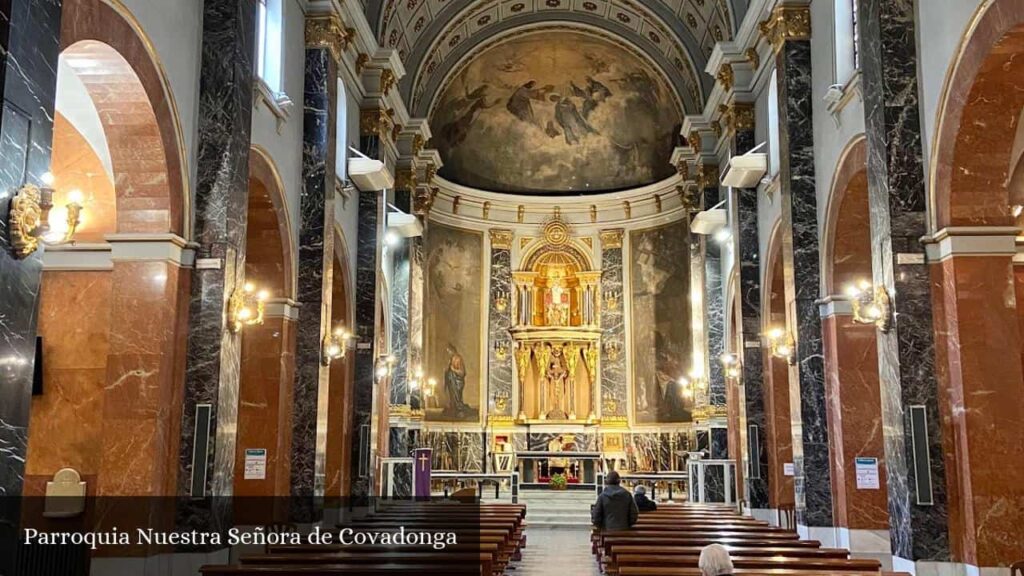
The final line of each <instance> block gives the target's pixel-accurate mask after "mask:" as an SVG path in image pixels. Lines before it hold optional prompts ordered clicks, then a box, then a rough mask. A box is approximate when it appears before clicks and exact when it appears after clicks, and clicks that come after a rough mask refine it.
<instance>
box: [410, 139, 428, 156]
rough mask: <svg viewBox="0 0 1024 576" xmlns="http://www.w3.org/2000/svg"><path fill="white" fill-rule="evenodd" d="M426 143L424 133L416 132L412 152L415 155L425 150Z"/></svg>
mask: <svg viewBox="0 0 1024 576" xmlns="http://www.w3.org/2000/svg"><path fill="white" fill-rule="evenodd" d="M424 144H426V141H424V139H423V134H416V135H415V136H413V137H412V153H413V155H414V156H415V155H417V154H419V153H420V152H422V151H423V146H424Z"/></svg>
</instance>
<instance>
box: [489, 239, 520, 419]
mask: <svg viewBox="0 0 1024 576" xmlns="http://www.w3.org/2000/svg"><path fill="white" fill-rule="evenodd" d="M491 242H492V245H491V274H490V278H491V297H490V301H489V304H488V310H489V313H488V343H489V344H490V347H489V348H488V350H487V355H488V362H487V363H488V367H487V368H488V369H487V387H488V397H487V401H488V403H487V413H488V415H495V416H511V415H512V409H513V403H514V402H513V400H514V399H515V395H514V394H513V382H512V362H513V361H514V358H515V351H514V350H513V345H512V341H511V337H510V336H509V328H511V327H512V303H511V299H512V251H511V250H510V249H509V248H507V247H501V248H498V247H495V246H494V244H493V243H494V236H493V235H492V236H491ZM498 295H501V296H503V297H504V298H505V299H506V304H505V309H504V310H500V309H499V308H498V306H497V303H496V300H497V297H498ZM496 343H504V344H505V345H506V347H507V349H508V351H507V352H506V354H505V357H504V358H499V357H498V353H497V351H496V350H495V349H494V345H495V344H496ZM498 398H504V399H505V406H504V409H499V408H498V406H497V405H496V399H498Z"/></svg>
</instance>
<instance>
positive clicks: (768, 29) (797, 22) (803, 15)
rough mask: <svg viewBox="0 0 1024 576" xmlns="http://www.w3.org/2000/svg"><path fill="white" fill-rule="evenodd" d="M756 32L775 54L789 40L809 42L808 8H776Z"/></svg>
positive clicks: (759, 25)
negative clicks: (766, 41) (758, 32)
mask: <svg viewBox="0 0 1024 576" xmlns="http://www.w3.org/2000/svg"><path fill="white" fill-rule="evenodd" d="M758 30H759V31H760V32H761V36H763V37H764V38H765V39H766V40H768V42H769V43H770V44H771V45H772V49H773V50H775V51H776V52H778V51H779V49H781V48H782V45H783V44H785V43H786V42H787V41H790V40H810V38H811V10H810V8H809V7H808V6H776V7H775V9H774V10H772V15H771V16H769V17H768V19H767V20H765V21H764V22H761V23H760V24H758Z"/></svg>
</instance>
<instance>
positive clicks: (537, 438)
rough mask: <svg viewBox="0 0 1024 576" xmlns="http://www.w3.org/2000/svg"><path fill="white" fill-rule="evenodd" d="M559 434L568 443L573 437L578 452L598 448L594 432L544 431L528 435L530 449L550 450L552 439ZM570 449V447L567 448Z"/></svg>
mask: <svg viewBox="0 0 1024 576" xmlns="http://www.w3.org/2000/svg"><path fill="white" fill-rule="evenodd" d="M559 436H561V437H562V442H563V444H564V443H568V442H569V437H570V436H571V437H572V443H573V444H575V448H574V450H575V451H577V452H590V451H592V450H597V437H596V435H595V434H593V433H571V434H570V433H559V432H544V433H537V432H532V433H530V434H529V435H528V442H529V444H528V445H529V448H528V449H529V450H533V451H544V450H550V448H549V447H548V445H549V443H550V442H551V441H552V440H555V439H557V438H558V437H559ZM566 449H568V448H566Z"/></svg>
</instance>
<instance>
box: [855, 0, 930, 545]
mask: <svg viewBox="0 0 1024 576" xmlns="http://www.w3.org/2000/svg"><path fill="white" fill-rule="evenodd" d="M857 8H858V15H859V16H858V26H859V27H860V46H859V49H860V55H861V56H860V60H861V74H862V79H863V80H862V81H863V92H864V114H865V126H866V132H867V143H868V153H867V163H868V202H869V205H870V215H871V246H872V250H871V253H872V266H871V267H872V270H873V278H874V284H875V285H876V286H884V287H885V288H886V290H887V291H888V293H889V294H890V295H891V296H892V297H893V312H894V313H895V317H896V318H897V322H895V326H894V328H893V329H892V330H890V331H888V332H881V331H879V332H878V369H879V381H880V382H881V386H882V416H883V422H884V428H883V430H884V434H885V465H886V469H887V476H888V483H887V490H888V494H889V533H890V540H891V544H892V553H893V555H895V556H899V557H900V558H904V559H907V560H942V559H946V558H948V556H949V539H948V535H947V519H946V515H947V512H946V510H947V507H946V490H945V483H946V480H945V472H944V469H943V460H942V458H943V449H942V444H943V438H942V431H941V429H940V425H939V407H938V393H939V388H938V386H937V383H936V382H937V380H936V371H935V337H934V330H933V322H932V306H931V291H930V281H929V272H928V266H927V264H926V263H925V258H924V250H923V247H922V246H921V243H920V240H919V239H920V238H921V237H922V236H924V235H925V234H926V233H927V227H926V217H925V210H926V206H927V204H928V200H927V192H926V190H925V182H924V180H925V167H924V162H923V154H924V152H923V147H922V141H921V124H920V117H921V116H920V103H919V101H918V94H919V87H918V75H917V62H918V58H917V48H916V36H915V30H914V22H915V20H916V18H915V15H916V13H915V8H914V3H913V2H883V1H880V0H857ZM909 406H924V407H925V412H926V414H927V416H926V420H927V429H928V450H927V453H928V456H929V461H930V465H929V466H928V470H927V473H928V474H929V475H930V478H931V483H932V486H933V496H934V497H932V498H926V499H925V501H927V502H928V503H927V504H924V505H922V504H918V502H919V501H920V500H921V499H920V495H916V494H915V493H914V488H913V486H914V485H915V482H916V480H915V477H914V474H915V467H914V466H913V465H912V461H913V457H914V455H913V442H912V440H911V438H910V436H909V427H907V426H905V422H907V411H908V407H909ZM922 472H924V470H922Z"/></svg>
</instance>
